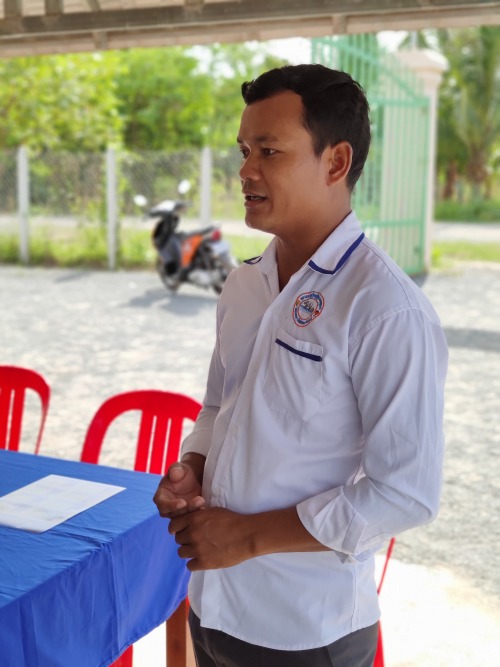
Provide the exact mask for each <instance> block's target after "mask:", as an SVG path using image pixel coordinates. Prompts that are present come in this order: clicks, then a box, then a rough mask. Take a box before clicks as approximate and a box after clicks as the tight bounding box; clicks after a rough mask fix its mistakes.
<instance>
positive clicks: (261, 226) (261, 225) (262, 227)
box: [245, 211, 274, 234]
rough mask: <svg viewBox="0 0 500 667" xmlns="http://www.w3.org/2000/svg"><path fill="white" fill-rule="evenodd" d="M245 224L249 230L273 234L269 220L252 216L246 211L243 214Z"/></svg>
mask: <svg viewBox="0 0 500 667" xmlns="http://www.w3.org/2000/svg"><path fill="white" fill-rule="evenodd" d="M245 224H246V226H247V227H248V228H249V229H255V230H256V231H259V232H266V233H267V234H274V231H273V229H272V223H271V221H270V220H266V219H265V218H263V217H259V216H256V215H252V214H251V213H249V212H248V211H247V212H246V214H245Z"/></svg>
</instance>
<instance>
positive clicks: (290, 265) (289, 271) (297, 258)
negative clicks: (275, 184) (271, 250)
mask: <svg viewBox="0 0 500 667" xmlns="http://www.w3.org/2000/svg"><path fill="white" fill-rule="evenodd" d="M350 211H351V208H350V207H349V210H347V212H345V215H342V216H341V217H339V219H338V222H335V223H334V224H332V225H330V226H328V227H323V228H317V227H316V228H315V229H314V230H308V233H307V234H306V233H305V232H304V233H302V234H301V235H300V237H295V238H294V237H290V238H279V237H277V238H276V262H277V264H278V280H279V288H280V292H281V290H282V289H283V288H284V287H285V285H287V283H288V281H289V280H290V278H291V277H292V276H293V274H294V273H296V272H297V271H298V270H299V269H300V268H301V267H302V266H303V265H304V264H305V263H306V262H307V261H308V260H309V259H310V258H311V257H312V256H313V255H314V253H315V252H316V250H317V249H318V248H319V247H320V246H321V245H323V243H324V242H325V241H326V239H327V238H328V237H329V236H330V234H331V233H332V232H333V231H334V230H335V229H336V228H337V227H338V226H339V225H340V224H341V223H342V222H343V221H344V220H345V218H346V217H347V215H348V214H349V212H350ZM312 231H314V232H315V234H313V233H312Z"/></svg>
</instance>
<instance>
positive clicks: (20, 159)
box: [17, 146, 30, 264]
mask: <svg viewBox="0 0 500 667" xmlns="http://www.w3.org/2000/svg"><path fill="white" fill-rule="evenodd" d="M29 201H30V176H29V163H28V151H27V149H26V147H25V146H20V147H19V149H18V151H17V207H18V212H19V258H20V260H21V262H22V263H23V264H28V262H29V260H30V249H29Z"/></svg>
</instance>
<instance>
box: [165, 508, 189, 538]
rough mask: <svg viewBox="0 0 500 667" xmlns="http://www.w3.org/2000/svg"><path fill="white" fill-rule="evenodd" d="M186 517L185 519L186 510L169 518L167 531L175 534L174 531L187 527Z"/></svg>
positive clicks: (177, 531)
mask: <svg viewBox="0 0 500 667" xmlns="http://www.w3.org/2000/svg"><path fill="white" fill-rule="evenodd" d="M186 519H187V512H186V513H185V514H183V515H181V516H177V517H174V518H173V519H171V520H170V523H169V524H168V532H169V533H170V534H171V535H175V534H176V533H179V532H180V531H181V530H184V529H185V528H187V526H188V522H187V520H186Z"/></svg>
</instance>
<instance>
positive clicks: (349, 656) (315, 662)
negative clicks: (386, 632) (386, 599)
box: [189, 610, 378, 667]
mask: <svg viewBox="0 0 500 667" xmlns="http://www.w3.org/2000/svg"><path fill="white" fill-rule="evenodd" d="M189 627H190V629H191V638H192V640H193V648H194V654H195V658H196V665H197V667H373V660H374V658H375V652H376V650H377V639H378V623H375V625H371V626H370V627H368V628H363V629H361V630H357V631H356V632H353V633H351V634H350V635H347V636H345V637H342V638H341V639H339V640H337V641H336V642H333V644H329V645H328V646H323V647H321V648H315V649H309V650H306V651H278V650H276V649H271V648H265V647H263V646H255V645H254V644H248V643H247V642H244V641H241V640H240V639H236V638H235V637H231V636H230V635H227V634H226V633H225V632H220V631H219V630H211V629H210V628H202V627H201V625H200V620H199V618H198V617H197V616H196V615H195V614H194V613H193V611H192V610H190V611H189Z"/></svg>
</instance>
